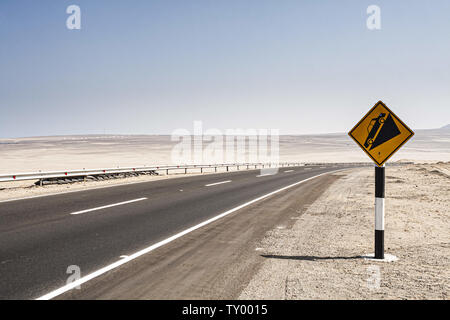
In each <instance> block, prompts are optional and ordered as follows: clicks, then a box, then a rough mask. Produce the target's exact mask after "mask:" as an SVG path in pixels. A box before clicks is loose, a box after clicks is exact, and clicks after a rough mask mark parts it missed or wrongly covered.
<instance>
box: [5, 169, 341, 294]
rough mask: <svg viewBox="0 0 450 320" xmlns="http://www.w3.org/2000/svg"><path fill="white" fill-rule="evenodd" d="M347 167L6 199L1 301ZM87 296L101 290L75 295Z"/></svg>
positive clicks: (41, 290) (45, 288)
mask: <svg viewBox="0 0 450 320" xmlns="http://www.w3.org/2000/svg"><path fill="white" fill-rule="evenodd" d="M342 168H344V167H332V166H328V167H289V168H280V170H279V172H278V173H277V174H274V175H263V176H260V174H261V172H260V170H249V171H237V172H230V173H221V174H208V175H199V176H192V177H183V178H177V179H168V180H164V181H154V182H146V183H136V184H128V185H122V186H115V187H108V188H101V189H92V190H86V191H79V192H72V193H66V194H60V195H52V196H43V197H37V198H31V199H23V200H16V201H10V202H1V203H0V221H1V223H0V299H35V298H38V297H40V296H42V295H44V294H47V293H48V292H51V291H53V290H55V289H57V288H60V287H62V286H64V285H65V284H66V281H67V279H68V277H69V276H70V274H68V273H67V269H68V267H69V266H72V265H75V266H79V267H80V270H81V273H82V274H81V275H82V276H84V275H86V274H90V273H92V272H94V271H97V270H98V269H100V268H103V267H105V266H107V265H109V264H112V263H114V262H117V261H118V260H120V259H121V256H124V255H125V256H126V255H130V254H132V253H134V252H137V251H139V250H141V249H143V248H146V247H148V246H150V245H152V244H154V243H157V242H160V241H162V240H164V239H167V238H168V237H170V236H172V235H174V234H177V233H179V232H182V231H184V230H186V229H188V228H190V227H193V226H195V225H198V224H199V223H201V222H203V221H205V220H207V219H210V218H213V217H215V216H217V215H218V214H221V213H223V212H225V211H227V210H231V209H233V208H236V207H237V206H240V205H242V204H244V203H247V202H249V201H251V200H253V199H256V198H258V197H261V196H263V195H265V194H268V193H270V192H273V191H275V190H278V189H280V188H283V187H285V186H288V185H291V184H293V183H296V182H299V181H302V180H304V179H307V178H310V177H313V176H316V175H318V174H322V173H326V172H329V171H334V170H338V169H342ZM315 180H316V179H313V180H310V181H308V182H306V183H305V184H302V185H301V186H302V188H307V187H308V185H309V184H313V183H314V181H315ZM323 181H326V180H323ZM316 184H317V182H316ZM305 190H306V189H305ZM283 192H284V191H283ZM283 192H281V193H279V194H277V195H273V196H272V197H273V198H277V197H279V196H280V195H282V193H283ZM315 193H317V192H315ZM315 196H318V195H315ZM245 210H247V211H248V208H244V209H241V210H239V211H245ZM239 211H237V212H236V213H235V214H236V215H239ZM249 219H251V216H249ZM228 220H230V221H232V220H233V219H232V217H230V218H228ZM249 221H250V220H249ZM251 221H253V222H255V219H253V220H251ZM256 222H257V221H256ZM214 224H216V225H220V224H221V220H218V221H216V222H214ZM243 227H245V226H242V225H240V228H241V231H240V232H242V228H243ZM190 236H191V237H192V235H190ZM208 236H209V237H214V234H212V235H211V234H210V235H208ZM228 236H232V235H228ZM235 236H236V237H238V236H239V235H235ZM185 237H188V235H186V236H185ZM208 241H210V242H211V241H214V239H213V238H211V239H210V240H208ZM211 243H212V242H211ZM167 246H169V245H167ZM166 251H167V250H166ZM157 254H160V253H158V252H155V255H157ZM148 255H149V256H151V255H153V252H151V253H149V254H148ZM164 255H165V256H167V255H170V252H165V254H164ZM179 262H182V259H181V260H180V261H179ZM133 263H134V262H130V265H131V264H133ZM191 267H192V268H193V269H194V270H195V268H196V266H191ZM121 268H122V267H121ZM119 269H120V268H119ZM91 281H93V282H94V280H91ZM99 283H101V282H99ZM73 291H76V290H73ZM175 291H176V290H175ZM81 292H82V291H81ZM102 292H103V293H104V292H105V291H104V290H103V291H102ZM123 294H125V295H121V296H120V297H121V298H128V297H127V296H126V292H124V293H123ZM83 297H90V298H96V297H98V296H96V295H91V296H89V295H86V296H82V295H81V296H80V294H79V293H78V296H77V298H83ZM146 297H148V296H146Z"/></svg>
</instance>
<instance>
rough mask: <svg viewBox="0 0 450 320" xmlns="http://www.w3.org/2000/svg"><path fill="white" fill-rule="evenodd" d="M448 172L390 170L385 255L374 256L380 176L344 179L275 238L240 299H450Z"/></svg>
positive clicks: (437, 168) (355, 174)
mask: <svg viewBox="0 0 450 320" xmlns="http://www.w3.org/2000/svg"><path fill="white" fill-rule="evenodd" d="M449 169H450V166H449V164H448V163H447V164H438V165H415V166H414V165H411V166H405V167H388V168H386V182H387V186H386V227H385V249H386V253H390V254H393V255H395V256H397V257H398V258H399V260H398V261H396V262H391V263H387V262H374V261H370V260H365V259H363V258H361V257H360V256H361V255H364V254H367V253H371V252H373V238H374V230H373V229H374V216H373V215H374V199H373V197H374V194H373V190H374V183H373V180H374V177H373V168H363V169H355V170H352V171H351V172H350V171H347V172H350V173H349V174H347V175H344V174H343V173H336V174H335V175H342V177H341V179H339V180H337V181H336V182H335V183H334V184H333V185H331V187H330V188H329V189H328V190H327V191H326V192H325V193H324V194H322V195H321V196H320V197H319V198H318V199H317V200H316V201H315V202H314V204H313V205H312V206H311V207H310V208H308V210H307V211H306V212H305V214H303V215H301V216H300V217H299V218H298V220H297V221H296V223H295V224H294V225H293V227H292V228H290V229H276V228H275V229H273V230H271V231H269V232H268V233H267V234H266V235H265V237H264V238H263V240H262V241H261V243H260V244H259V246H260V247H261V252H260V254H261V257H263V258H264V262H263V264H262V265H261V268H260V269H259V270H258V272H257V273H256V274H255V276H254V277H253V278H252V280H251V281H250V282H249V284H248V286H247V287H246V288H245V289H244V290H243V291H242V293H241V294H240V296H239V298H240V299H449V294H450V280H449V279H450V234H449V232H448V230H450V219H448V208H449V207H450V176H449Z"/></svg>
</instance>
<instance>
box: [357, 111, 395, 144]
mask: <svg viewBox="0 0 450 320" xmlns="http://www.w3.org/2000/svg"><path fill="white" fill-rule="evenodd" d="M385 116H386V114H385V113H380V115H379V116H378V117H377V118H374V119H372V120H371V121H370V124H369V127H368V128H367V131H368V133H369V134H368V136H367V139H366V142H365V143H364V147H366V148H368V150H371V149H373V148H376V147H378V146H379V145H380V144H383V143H385V142H387V141H389V140H391V139H392V138H395V137H396V136H398V135H399V134H400V133H401V132H400V130H399V129H398V127H397V125H396V124H395V122H394V120H393V119H392V117H391V114H388V116H387V118H385ZM377 132H378V135H377ZM375 136H376V138H375ZM374 139H375V140H374Z"/></svg>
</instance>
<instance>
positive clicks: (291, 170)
mask: <svg viewBox="0 0 450 320" xmlns="http://www.w3.org/2000/svg"><path fill="white" fill-rule="evenodd" d="M292 171H294V170H286V171H285V172H292Z"/></svg>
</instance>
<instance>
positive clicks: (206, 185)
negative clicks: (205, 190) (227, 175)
mask: <svg viewBox="0 0 450 320" xmlns="http://www.w3.org/2000/svg"><path fill="white" fill-rule="evenodd" d="M228 182H231V180H227V181H220V182H216V183H210V184H205V187H211V186H216V185H218V184H223V183H228Z"/></svg>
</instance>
